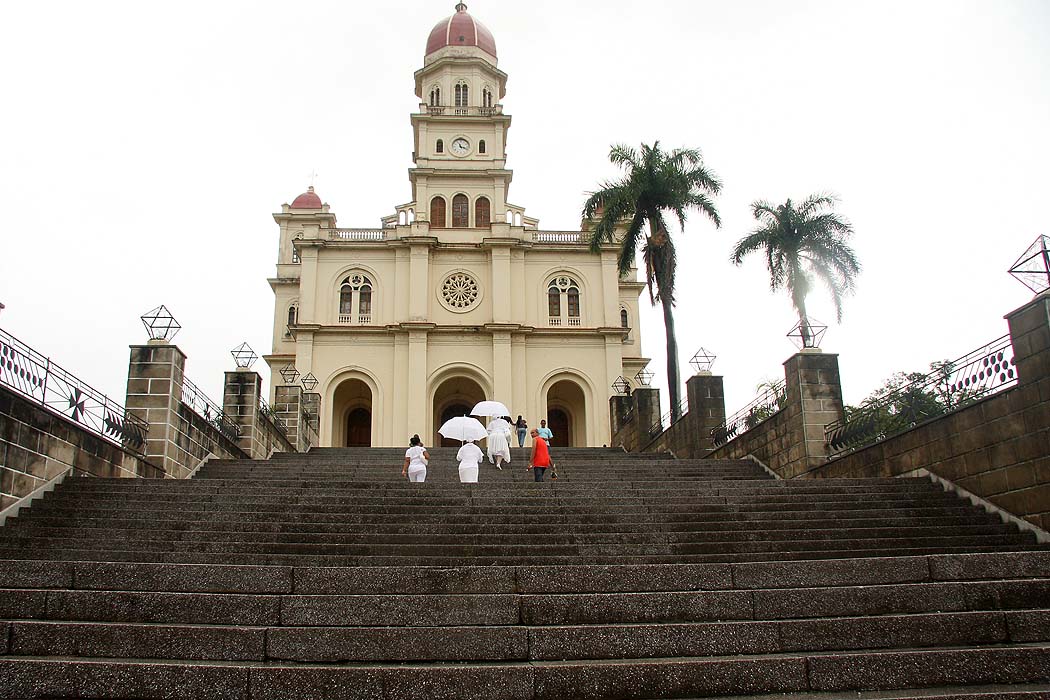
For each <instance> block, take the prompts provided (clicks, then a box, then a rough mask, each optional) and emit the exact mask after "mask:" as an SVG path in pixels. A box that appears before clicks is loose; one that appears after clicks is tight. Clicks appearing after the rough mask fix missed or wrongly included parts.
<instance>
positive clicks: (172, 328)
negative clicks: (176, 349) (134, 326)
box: [139, 304, 182, 341]
mask: <svg viewBox="0 0 1050 700" xmlns="http://www.w3.org/2000/svg"><path fill="white" fill-rule="evenodd" d="M139 318H140V319H142V325H143V326H145V327H146V332H147V333H149V338H150V340H165V341H170V340H171V339H172V338H174V337H175V334H177V333H178V332H179V331H180V330H182V326H180V325H179V322H178V321H176V320H175V318H174V317H173V316H172V315H171V312H170V311H168V307H166V306H164V304H161V305H160V306H158V307H157V308H155V309H153V310H152V311H147V312H146V313H144V314H142V315H141V316H139Z"/></svg>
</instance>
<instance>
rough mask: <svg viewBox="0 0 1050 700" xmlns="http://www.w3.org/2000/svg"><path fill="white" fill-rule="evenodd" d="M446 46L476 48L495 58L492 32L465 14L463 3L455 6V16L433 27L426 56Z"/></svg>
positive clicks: (465, 8)
mask: <svg viewBox="0 0 1050 700" xmlns="http://www.w3.org/2000/svg"><path fill="white" fill-rule="evenodd" d="M446 46H476V47H478V48H479V49H481V50H482V51H484V52H485V53H487V54H489V55H491V56H492V57H493V58H496V40H495V39H493V38H492V32H490V31H489V30H488V29H487V28H486V27H485V25H483V24H482V23H481V22H478V21H477V20H476V19H474V18H473V17H471V16H470V15H469V14H467V6H466V5H464V4H463V3H459V4H458V5H456V14H454V15H452V16H451V17H446V18H445V19H443V20H441V21H440V22H438V23H437V24H436V25H434V29H433V30H432V31H431V32H430V38H429V39H427V53H426V55H427V56H429V55H430V54H432V53H434V52H435V51H438V50H439V49H443V48H445V47H446Z"/></svg>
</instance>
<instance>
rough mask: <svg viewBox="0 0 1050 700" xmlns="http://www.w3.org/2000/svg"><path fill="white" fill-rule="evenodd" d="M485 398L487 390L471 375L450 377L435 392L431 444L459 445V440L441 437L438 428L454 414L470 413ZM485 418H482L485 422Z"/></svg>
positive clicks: (443, 445)
mask: <svg viewBox="0 0 1050 700" xmlns="http://www.w3.org/2000/svg"><path fill="white" fill-rule="evenodd" d="M484 400H485V391H484V390H483V389H482V388H481V385H479V384H478V383H477V382H476V381H474V380H473V379H471V378H470V377H449V378H448V379H446V380H445V381H443V382H441V384H439V385H438V388H437V391H435V392H434V407H433V408H434V412H433V416H434V434H433V436H432V437H431V443H430V444H431V445H435V446H441V447H459V444H460V443H459V440H448V439H447V438H443V437H441V436H440V435H439V434H438V432H437V430H438V428H440V427H441V424H442V423H444V422H445V421H446V420H448V419H449V418H452V417H453V416H463V415H469V414H470V409H472V408H474V404H476V403H478V402H479V401H484ZM484 420H485V419H484V418H482V419H481V421H482V422H484Z"/></svg>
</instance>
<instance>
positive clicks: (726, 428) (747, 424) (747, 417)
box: [711, 379, 787, 445]
mask: <svg viewBox="0 0 1050 700" xmlns="http://www.w3.org/2000/svg"><path fill="white" fill-rule="evenodd" d="M786 397H787V383H786V382H785V380H783V379H781V380H780V381H779V382H776V383H775V384H773V385H771V386H770V387H769V388H767V389H766V390H765V391H763V392H762V393H761V394H759V395H758V396H756V397H755V398H754V399H753V400H752V401H751V403H749V404H748V405H746V406H744V407H743V408H742V409H740V410H739V411H737V412H736V413H734V414H733V415H731V416H729V417H728V418H726V421H725V423H723V424H722V425H720V426H718V427H717V428H714V429H713V430H712V431H711V437H712V438H713V439H714V443H715V445H724V444H725V443H727V442H729V441H730V440H732V439H733V438H735V437H737V436H738V435H740V434H742V433H746V432H747V431H748V430H751V429H752V428H754V427H755V426H756V425H758V424H759V423H761V422H762V421H764V420H766V419H767V418H770V417H772V416H773V415H774V414H775V413H777V412H778V411H779V410H780V409H782V408H783V407H784V399H785V398H786Z"/></svg>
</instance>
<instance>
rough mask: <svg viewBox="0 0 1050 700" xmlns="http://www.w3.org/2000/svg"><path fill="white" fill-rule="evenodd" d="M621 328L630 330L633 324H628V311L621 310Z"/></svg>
mask: <svg viewBox="0 0 1050 700" xmlns="http://www.w3.org/2000/svg"><path fill="white" fill-rule="evenodd" d="M620 327H621V328H630V327H631V324H630V323H628V322H627V309H620Z"/></svg>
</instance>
